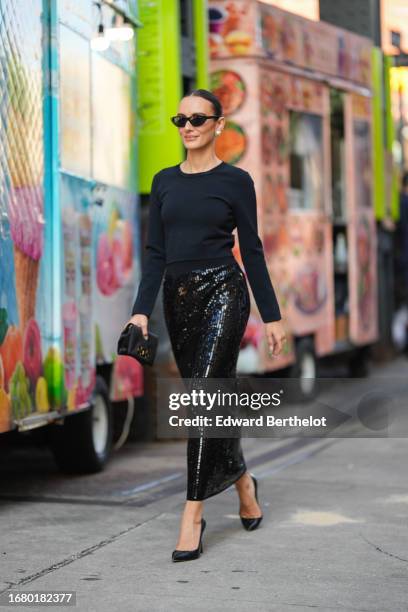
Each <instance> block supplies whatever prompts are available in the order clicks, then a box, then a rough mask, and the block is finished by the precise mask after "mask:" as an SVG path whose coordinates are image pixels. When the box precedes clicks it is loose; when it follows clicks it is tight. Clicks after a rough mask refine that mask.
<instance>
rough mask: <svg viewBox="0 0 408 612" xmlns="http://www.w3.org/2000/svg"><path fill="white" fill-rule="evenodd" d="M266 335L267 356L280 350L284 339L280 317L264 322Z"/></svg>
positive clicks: (275, 354)
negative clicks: (277, 319)
mask: <svg viewBox="0 0 408 612" xmlns="http://www.w3.org/2000/svg"><path fill="white" fill-rule="evenodd" d="M265 331H266V337H267V341H268V345H269V356H272V355H274V356H277V355H279V353H280V352H281V351H282V346H283V343H284V341H285V340H286V333H285V329H284V327H283V323H282V319H280V320H279V321H270V322H269V323H265Z"/></svg>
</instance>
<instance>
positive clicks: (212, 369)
mask: <svg viewBox="0 0 408 612" xmlns="http://www.w3.org/2000/svg"><path fill="white" fill-rule="evenodd" d="M189 267H190V268H191V269H189V270H187V271H183V272H180V268H179V269H177V268H176V267H175V266H173V268H172V266H171V265H170V266H168V268H167V269H166V272H165V276H164V283H163V310H164V316H165V321H166V325H167V329H168V333H169V337H170V342H171V345H172V349H173V353H174V357H175V360H176V363H177V366H178V368H179V371H180V375H181V377H182V378H206V377H207V378H233V379H235V378H236V364H237V360H238V353H239V347H240V343H241V340H242V337H243V335H244V332H245V328H246V325H247V322H248V318H249V311H250V298H249V293H248V288H247V284H246V279H245V275H244V273H243V271H242V270H241V268H240V266H239V265H238V263H237V262H236V261H234V262H233V263H223V264H221V265H217V264H215V265H214V264H208V263H201V264H200V262H199V261H198V262H195V263H194V262H193V263H191V262H190V266H189ZM246 469H247V468H246V464H245V459H244V456H243V453H242V449H241V440H240V438H239V437H235V438H213V437H211V438H210V437H206V435H205V432H202V433H200V437H189V438H188V440H187V500H194V501H199V500H204V499H206V498H207V497H211V496H212V495H216V494H217V493H220V492H221V491H223V490H224V489H226V488H228V487H229V486H230V485H231V484H233V483H234V482H235V481H236V480H238V479H239V478H240V477H241V476H242V475H243V474H244V473H245V472H246Z"/></svg>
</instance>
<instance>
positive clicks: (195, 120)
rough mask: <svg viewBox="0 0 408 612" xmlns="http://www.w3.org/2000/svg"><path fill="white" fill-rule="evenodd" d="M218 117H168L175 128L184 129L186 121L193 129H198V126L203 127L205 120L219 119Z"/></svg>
mask: <svg viewBox="0 0 408 612" xmlns="http://www.w3.org/2000/svg"><path fill="white" fill-rule="evenodd" d="M219 117H220V116H219V115H191V117H186V116H185V115H175V116H174V117H170V119H171V121H172V123H174V125H175V126H176V127H185V125H186V123H187V121H190V123H191V125H192V126H193V127H199V126H200V125H204V123H205V122H206V121H207V119H219Z"/></svg>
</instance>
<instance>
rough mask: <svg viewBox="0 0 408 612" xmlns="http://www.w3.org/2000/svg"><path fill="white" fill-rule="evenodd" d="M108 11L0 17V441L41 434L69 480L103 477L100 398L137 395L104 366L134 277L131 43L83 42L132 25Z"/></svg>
mask: <svg viewBox="0 0 408 612" xmlns="http://www.w3.org/2000/svg"><path fill="white" fill-rule="evenodd" d="M28 5H29V6H28ZM116 5H117V6H116V7H115V8H114V9H112V8H111V7H110V6H108V4H107V3H102V4H100V5H98V3H95V2H92V1H91V0H59V1H58V2H57V1H56V0H51V2H48V1H47V2H45V1H44V2H43V1H42V0H30V2H28V3H25V2H24V3H21V2H17V1H15V0H5V1H4V2H2V8H1V19H0V62H1V71H0V87H1V92H2V96H1V101H0V117H1V147H0V161H1V174H0V181H1V189H0V432H1V433H2V434H3V435H4V434H7V432H12V431H15V432H19V431H27V430H31V429H33V428H38V427H42V426H44V425H48V424H52V425H50V426H49V427H48V428H47V435H48V437H49V442H50V444H51V447H52V449H53V451H54V455H55V458H56V460H57V463H58V465H59V466H60V468H61V469H63V470H69V471H71V470H72V471H77V470H78V471H82V470H87V471H94V470H99V469H101V468H102V467H103V465H104V464H105V462H106V460H107V458H108V456H109V452H110V450H111V447H112V424H113V417H114V414H113V410H112V404H113V402H116V401H120V400H126V399H129V400H131V399H132V398H134V397H140V396H141V394H143V369H142V367H141V366H140V364H138V362H136V361H135V360H132V359H131V358H128V357H118V358H117V359H116V358H115V357H116V346H117V339H118V336H119V333H120V330H121V328H122V327H123V325H124V323H125V322H126V321H127V320H128V319H129V313H130V312H131V304H132V301H133V299H134V292H135V286H136V283H137V279H138V275H139V273H140V270H139V268H140V265H139V264H140V257H139V250H140V249H139V214H138V212H139V211H138V204H139V199H138V195H137V193H138V186H137V181H136V177H137V173H136V172H135V171H134V168H135V167H136V163H137V147H136V129H135V112H134V109H135V77H136V72H135V67H134V64H135V44H134V43H135V37H134V36H132V38H130V39H129V40H126V41H124V40H116V37H115V32H113V36H112V40H111V41H110V43H109V46H107V43H106V41H105V42H103V41H101V40H98V41H97V42H98V44H99V46H98V44H97V45H95V48H93V44H94V43H92V41H93V40H94V39H95V37H96V34H97V33H98V32H99V33H100V30H101V29H100V25H101V24H104V27H105V28H108V27H109V28H110V29H111V30H115V29H117V28H119V26H123V25H124V22H126V23H125V25H127V27H128V28H129V26H131V27H132V28H133V29H136V28H137V27H138V25H139V22H138V20H137V18H136V11H135V9H136V7H135V3H134V2H127V1H126V2H125V1H122V2H120V3H116ZM129 36H131V34H129V29H128V30H127V37H128V38H129ZM0 444H1V436H0Z"/></svg>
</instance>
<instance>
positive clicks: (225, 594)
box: [0, 358, 408, 612]
mask: <svg viewBox="0 0 408 612" xmlns="http://www.w3.org/2000/svg"><path fill="white" fill-rule="evenodd" d="M405 371H406V360H404V359H402V358H401V359H399V360H396V361H395V362H393V363H391V364H387V365H386V366H385V367H383V368H382V369H381V370H378V371H377V373H380V374H381V376H384V377H387V376H389V377H390V378H392V377H399V378H402V377H403V376H404V375H405ZM375 374H376V373H375V372H374V376H375ZM371 380H372V379H371ZM384 380H385V379H384ZM356 384H357V383H356ZM365 384H366V385H367V388H370V379H368V380H367V381H366V383H365ZM243 448H244V451H245V454H246V458H247V462H248V465H249V467H250V469H251V470H252V471H253V472H254V474H255V475H256V476H257V477H258V479H259V497H260V502H261V506H262V509H263V512H264V520H263V522H262V524H261V526H260V528H259V529H258V530H257V531H255V532H252V533H251V532H246V531H244V529H243V528H242V526H241V523H240V521H239V517H238V514H237V512H238V503H237V496H236V494H235V489H234V487H231V488H230V489H229V490H227V491H225V492H223V493H221V494H220V495H217V496H215V497H213V498H210V499H208V500H207V501H206V502H205V511H204V516H205V518H206V520H207V528H206V531H205V534H204V539H203V542H204V553H203V555H201V557H200V558H199V559H198V560H196V561H192V562H188V563H179V564H175V563H172V562H171V551H172V550H173V548H174V546H175V542H176V539H177V531H178V526H179V516H180V511H181V509H182V507H183V502H184V496H185V493H184V490H185V465H184V462H185V457H184V453H185V443H184V442H183V441H181V442H158V443H148V444H137V445H136V444H128V445H126V447H125V448H122V449H121V450H120V451H118V453H117V454H116V455H115V456H114V457H113V459H112V460H111V463H110V464H109V466H108V468H107V469H106V471H105V472H103V473H102V474H98V475H94V476H81V477H73V476H70V477H65V478H63V477H61V475H60V474H58V473H57V472H56V470H55V467H54V464H53V461H52V459H51V456H50V455H49V454H48V452H47V451H42V450H34V451H33V450H30V451H28V450H27V449H24V448H21V449H17V450H16V451H15V452H13V453H12V454H11V455H10V456H9V457H8V458H7V460H3V464H2V467H1V476H2V483H3V484H2V487H1V491H0V500H1V521H2V527H3V528H2V538H1V550H0V552H1V567H2V571H1V578H0V580H1V584H0V586H1V589H2V590H5V589H7V588H10V587H12V588H14V589H16V590H20V591H21V590H27V591H28V590H29V591H33V590H61V591H62V590H73V591H76V593H77V605H76V609H77V610H80V611H81V612H82V611H96V610H98V611H101V612H102V611H105V610H106V611H108V610H109V611H110V610H112V609H116V610H118V611H120V612H122V611H127V610H129V611H135V610H136V611H147V610H154V611H166V612H167V611H168V610H175V609H177V610H194V611H195V610H197V611H201V610H203V611H204V610H208V609H211V610H214V611H218V610H220V611H221V610H222V611H223V612H225V611H227V610H228V611H229V610H239V611H248V610H265V611H269V610H271V611H272V610H273V611H278V612H282V611H287V610H309V609H318V610H324V611H325V610H359V611H360V610H361V611H374V610H375V611H387V612H388V611H392V612H394V611H395V612H396V611H406V610H408V521H407V518H408V478H407V439H406V437H401V438H397V437H389V438H356V437H354V438H353V437H351V438H347V437H343V438H326V439H325V438H320V439H319V438H309V439H306V438H303V439H302V438H294V437H292V438H286V439H278V440H270V439H265V438H264V439H261V440H255V439H244V440H243ZM28 453H30V455H29V456H30V458H31V459H30V462H29V463H28V462H27V457H28ZM14 609H23V608H22V607H20V608H19V607H14ZM24 609H26V608H24ZM32 609H33V608H32ZM34 609H40V608H34Z"/></svg>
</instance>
